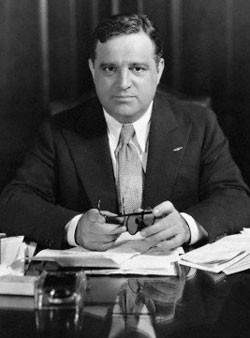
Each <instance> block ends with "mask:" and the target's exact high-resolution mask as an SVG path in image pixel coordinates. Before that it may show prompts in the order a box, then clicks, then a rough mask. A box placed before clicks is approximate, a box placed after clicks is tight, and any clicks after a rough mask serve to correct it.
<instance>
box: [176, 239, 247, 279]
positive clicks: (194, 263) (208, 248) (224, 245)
mask: <svg viewBox="0 0 250 338" xmlns="http://www.w3.org/2000/svg"><path fill="white" fill-rule="evenodd" d="M249 254H250V245H249V235H248V236H246V235H245V234H237V235H230V236H226V237H224V238H222V239H220V240H218V241H216V242H214V243H211V244H206V245H204V246H202V247H200V248H198V249H196V250H193V251H190V252H188V253H186V254H184V255H182V256H181V259H180V264H182V265H187V266H190V267H194V268H197V269H201V270H206V271H211V272H215V273H218V272H221V271H223V272H225V273H226V271H227V272H228V273H229V271H230V273H234V272H237V271H242V268H243V262H244V260H245V262H246V257H247V256H249ZM247 262H249V263H250V260H249V258H248V260H247ZM230 267H231V269H230ZM233 267H234V268H233ZM245 267H246V265H245ZM248 268H250V264H248Z"/></svg>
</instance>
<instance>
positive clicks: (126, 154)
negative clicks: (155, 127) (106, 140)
mask: <svg viewBox="0 0 250 338" xmlns="http://www.w3.org/2000/svg"><path fill="white" fill-rule="evenodd" d="M134 136H135V130H134V127H133V125H132V124H126V125H123V126H122V129H121V134H120V139H119V144H118V146H117V149H116V159H117V165H118V182H117V190H118V197H119V203H120V211H121V212H126V213H129V212H133V211H134V210H135V209H137V208H140V207H141V202H142V189H143V171H142V164H141V161H140V158H139V155H138V152H137V149H136V148H135V146H134V144H132V143H131V141H132V139H133V137H134ZM123 209H124V210H123Z"/></svg>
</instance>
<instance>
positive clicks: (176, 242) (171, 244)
mask: <svg viewBox="0 0 250 338" xmlns="http://www.w3.org/2000/svg"><path fill="white" fill-rule="evenodd" d="M181 244H182V240H181V235H176V236H174V237H172V238H170V239H168V240H165V241H162V242H160V243H158V244H157V245H156V246H157V248H159V249H162V250H173V249H176V248H178V247H179V246H181Z"/></svg>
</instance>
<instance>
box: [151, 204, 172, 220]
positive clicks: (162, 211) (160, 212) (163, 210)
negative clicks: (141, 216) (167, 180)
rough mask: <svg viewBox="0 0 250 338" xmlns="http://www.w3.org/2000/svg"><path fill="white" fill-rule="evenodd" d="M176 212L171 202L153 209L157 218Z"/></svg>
mask: <svg viewBox="0 0 250 338" xmlns="http://www.w3.org/2000/svg"><path fill="white" fill-rule="evenodd" d="M174 210H175V208H174V206H173V203H171V202H170V201H164V202H162V203H161V204H159V205H157V206H156V207H155V208H153V214H154V215H155V217H162V216H166V215H168V214H170V213H171V212H173V211H174Z"/></svg>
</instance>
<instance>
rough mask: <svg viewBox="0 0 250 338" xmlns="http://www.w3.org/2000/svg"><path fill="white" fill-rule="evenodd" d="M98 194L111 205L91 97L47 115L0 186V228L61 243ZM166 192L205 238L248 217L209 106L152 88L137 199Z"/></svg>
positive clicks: (244, 194)
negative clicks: (154, 92) (17, 165)
mask: <svg viewBox="0 0 250 338" xmlns="http://www.w3.org/2000/svg"><path fill="white" fill-rule="evenodd" d="M99 199H101V204H102V209H103V210H109V211H113V212H117V211H118V210H117V207H118V204H117V196H116V188H115V181H114V175H113V168H112V162H111V157H110V152H109V145H108V138H107V133H106V123H105V119H104V116H103V112H102V108H101V105H100V103H99V101H98V100H97V99H96V98H92V99H90V100H89V101H87V102H85V103H84V104H83V105H81V106H77V107H75V108H73V109H71V110H70V111H66V112H63V113H60V114H58V115H56V116H54V117H52V118H51V119H50V120H49V121H47V122H46V123H45V124H44V125H43V126H42V128H41V130H40V132H39V135H38V137H37V141H36V143H35V146H34V147H33V149H32V150H31V151H30V152H29V153H28V154H27V157H26V159H25V161H24V163H23V165H22V167H21V168H20V169H19V170H18V172H17V175H16V178H15V179H14V180H13V181H12V182H11V183H10V184H9V185H8V186H7V187H6V189H5V191H4V192H3V194H2V197H1V202H0V204H1V205H0V215H1V216H0V217H1V224H0V229H1V231H4V232H7V234H9V235H13V234H25V235H26V236H27V238H28V239H30V240H33V241H36V242H38V243H39V244H40V245H41V246H43V247H50V248H61V247H62V246H63V241H64V233H65V231H64V227H65V225H66V224H67V222H68V221H69V220H70V219H71V218H72V217H74V216H75V215H77V214H78V213H82V212H84V211H86V210H88V209H90V208H96V207H97V203H98V200H99ZM165 200H170V201H171V202H172V203H173V204H174V205H175V207H176V208H177V209H178V210H179V211H180V212H181V211H185V212H187V213H189V214H190V215H192V216H193V217H194V219H195V220H196V221H197V222H199V223H200V224H201V225H202V226H203V227H204V228H205V229H206V230H207V232H208V234H209V241H214V240H216V239H217V238H219V237H221V236H224V235H225V234H230V233H233V232H238V231H239V230H240V229H241V228H242V227H243V226H249V225H250V199H249V197H248V188H247V187H246V185H245V184H244V183H243V181H242V178H241V174H240V172H239V169H238V167H237V166H236V165H235V163H234V161H233V160H232V158H231V155H230V153H229V149H228V142H227V140H226V138H225V137H224V134H223V132H222V130H221V129H220V127H219V125H218V123H217V119H216V116H215V114H214V113H213V112H212V111H211V110H209V109H208V108H206V107H203V106H202V105H200V104H194V103H191V102H186V101H178V100H175V99H171V100H168V99H167V97H166V96H165V95H164V94H162V93H157V95H156V97H155V100H154V105H153V113H152V119H151V127H150V134H149V153H148V162H147V170H146V177H145V185H144V193H143V206H144V207H149V206H150V207H153V206H155V205H157V204H159V203H161V202H162V201H165Z"/></svg>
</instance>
